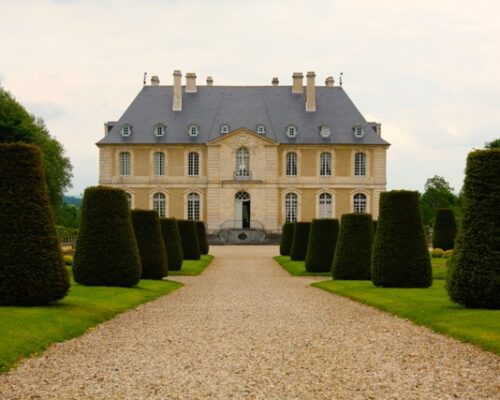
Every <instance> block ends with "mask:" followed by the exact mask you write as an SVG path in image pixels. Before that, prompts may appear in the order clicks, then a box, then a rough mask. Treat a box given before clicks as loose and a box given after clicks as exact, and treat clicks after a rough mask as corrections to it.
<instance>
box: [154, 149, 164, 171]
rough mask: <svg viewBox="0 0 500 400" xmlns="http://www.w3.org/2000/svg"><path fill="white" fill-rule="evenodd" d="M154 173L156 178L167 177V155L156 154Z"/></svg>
mask: <svg viewBox="0 0 500 400" xmlns="http://www.w3.org/2000/svg"><path fill="white" fill-rule="evenodd" d="M154 170H155V171H154V172H155V175H156V176H163V175H165V154H164V153H159V152H158V153H155V154H154Z"/></svg>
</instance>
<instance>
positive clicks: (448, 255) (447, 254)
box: [443, 250, 453, 258]
mask: <svg viewBox="0 0 500 400" xmlns="http://www.w3.org/2000/svg"><path fill="white" fill-rule="evenodd" d="M452 255H453V250H446V251H445V252H444V254H443V257H444V258H451V256H452Z"/></svg>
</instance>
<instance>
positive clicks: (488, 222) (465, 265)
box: [447, 149, 500, 309]
mask: <svg viewBox="0 0 500 400" xmlns="http://www.w3.org/2000/svg"><path fill="white" fill-rule="evenodd" d="M499 171H500V149H495V150H477V151H473V152H472V153H470V154H469V156H468V158H467V167H466V170H465V180H464V186H463V198H464V201H463V219H462V224H461V228H460V230H459V232H458V237H457V241H456V245H455V250H453V256H452V259H451V265H450V268H449V269H448V276H447V289H448V294H449V296H450V298H451V299H452V300H453V301H454V302H456V303H459V304H463V305H465V306H467V307H482V308H494V309H499V308H500V207H499V204H500V174H499Z"/></svg>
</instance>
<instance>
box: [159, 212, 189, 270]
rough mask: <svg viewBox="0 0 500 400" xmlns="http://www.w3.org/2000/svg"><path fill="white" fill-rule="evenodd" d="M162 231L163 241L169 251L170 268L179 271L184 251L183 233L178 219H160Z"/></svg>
mask: <svg viewBox="0 0 500 400" xmlns="http://www.w3.org/2000/svg"><path fill="white" fill-rule="evenodd" d="M160 225H161V233H162V236H163V243H164V245H165V250H166V252H167V258H168V269H169V270H170V271H179V270H180V269H181V268H182V260H183V258H184V254H183V253H182V243H181V235H180V233H179V227H178V226H177V220H176V219H175V218H162V219H161V220H160Z"/></svg>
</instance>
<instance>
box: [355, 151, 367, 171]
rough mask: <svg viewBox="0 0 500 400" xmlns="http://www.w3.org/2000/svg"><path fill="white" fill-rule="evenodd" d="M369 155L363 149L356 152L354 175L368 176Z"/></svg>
mask: <svg viewBox="0 0 500 400" xmlns="http://www.w3.org/2000/svg"><path fill="white" fill-rule="evenodd" d="M367 160H368V156H367V155H366V153H365V152H363V151H356V152H355V153H354V176H360V177H366V176H367V172H368V168H367V164H368V163H367Z"/></svg>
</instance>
